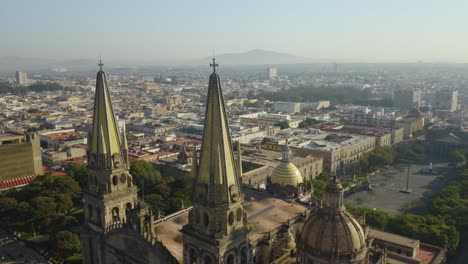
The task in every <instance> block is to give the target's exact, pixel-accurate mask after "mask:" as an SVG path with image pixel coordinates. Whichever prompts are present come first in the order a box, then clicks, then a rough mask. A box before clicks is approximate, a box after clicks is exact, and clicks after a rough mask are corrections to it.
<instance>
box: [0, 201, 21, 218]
mask: <svg viewBox="0 0 468 264" xmlns="http://www.w3.org/2000/svg"><path fill="white" fill-rule="evenodd" d="M17 206H18V201H16V199H15V198H12V197H0V217H2V218H6V217H9V216H10V214H11V213H13V212H14V210H15V208H16V207H17Z"/></svg>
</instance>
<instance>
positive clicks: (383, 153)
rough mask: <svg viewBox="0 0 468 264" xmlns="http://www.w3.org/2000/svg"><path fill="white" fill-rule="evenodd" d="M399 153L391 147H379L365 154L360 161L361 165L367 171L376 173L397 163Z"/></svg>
mask: <svg viewBox="0 0 468 264" xmlns="http://www.w3.org/2000/svg"><path fill="white" fill-rule="evenodd" d="M396 158H397V152H396V151H395V150H393V149H392V148H389V147H378V148H376V149H374V150H372V151H370V152H367V153H365V154H364V155H362V156H361V158H360V159H359V165H360V166H361V168H362V169H363V170H365V171H374V170H376V169H377V168H381V167H384V166H387V165H390V164H392V163H393V162H395V160H396Z"/></svg>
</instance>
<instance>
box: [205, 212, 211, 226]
mask: <svg viewBox="0 0 468 264" xmlns="http://www.w3.org/2000/svg"><path fill="white" fill-rule="evenodd" d="M203 223H204V224H205V226H206V227H208V225H209V224H210V217H209V216H208V214H207V213H204V214H203Z"/></svg>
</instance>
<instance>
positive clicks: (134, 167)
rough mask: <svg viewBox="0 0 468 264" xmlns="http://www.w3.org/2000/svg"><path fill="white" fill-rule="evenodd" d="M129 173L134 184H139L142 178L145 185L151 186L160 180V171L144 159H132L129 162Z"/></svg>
mask: <svg viewBox="0 0 468 264" xmlns="http://www.w3.org/2000/svg"><path fill="white" fill-rule="evenodd" d="M130 174H131V175H132V176H133V181H134V183H135V184H136V185H140V184H141V181H142V180H144V184H145V186H152V185H155V184H158V183H161V182H162V177H161V173H159V171H157V170H156V169H155V168H154V166H153V164H151V163H150V162H148V161H145V160H134V161H132V162H131V163H130Z"/></svg>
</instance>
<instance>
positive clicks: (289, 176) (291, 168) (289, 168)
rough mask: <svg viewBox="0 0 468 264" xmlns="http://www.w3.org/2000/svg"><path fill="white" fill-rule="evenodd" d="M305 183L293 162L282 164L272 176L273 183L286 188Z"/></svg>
mask: <svg viewBox="0 0 468 264" xmlns="http://www.w3.org/2000/svg"><path fill="white" fill-rule="evenodd" d="M303 181H304V180H303V178H302V175H301V173H300V172H299V169H298V168H297V167H296V166H295V165H294V164H292V163H291V162H289V163H285V162H281V163H280V164H278V166H276V168H275V169H274V170H273V173H272V174H271V182H272V183H278V184H281V185H285V186H286V185H292V186H297V185H298V184H299V183H303Z"/></svg>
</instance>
